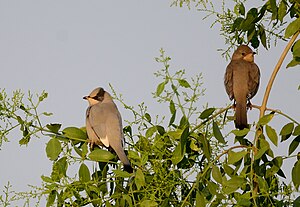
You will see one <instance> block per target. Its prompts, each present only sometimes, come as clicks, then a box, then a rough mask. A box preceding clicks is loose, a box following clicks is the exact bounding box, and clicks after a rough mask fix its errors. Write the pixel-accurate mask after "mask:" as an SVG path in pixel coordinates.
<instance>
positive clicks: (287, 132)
mask: <svg viewBox="0 0 300 207" xmlns="http://www.w3.org/2000/svg"><path fill="white" fill-rule="evenodd" d="M293 130H294V123H293V122H291V123H288V124H286V125H284V126H283V127H282V129H281V131H280V135H281V141H285V140H287V139H288V138H289V137H290V136H291V135H292V133H293Z"/></svg>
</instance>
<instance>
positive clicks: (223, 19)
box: [172, 0, 300, 67]
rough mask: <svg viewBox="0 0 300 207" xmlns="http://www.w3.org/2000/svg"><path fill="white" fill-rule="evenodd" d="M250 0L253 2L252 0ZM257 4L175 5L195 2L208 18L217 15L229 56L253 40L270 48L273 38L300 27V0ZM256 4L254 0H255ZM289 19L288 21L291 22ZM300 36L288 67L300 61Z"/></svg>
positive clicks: (240, 0) (236, 0)
mask: <svg viewBox="0 0 300 207" xmlns="http://www.w3.org/2000/svg"><path fill="white" fill-rule="evenodd" d="M249 4H250V3H249ZM255 4H257V5H255V6H254V7H252V8H249V9H248V10H247V9H246V7H247V5H248V2H247V1H246V0H232V1H225V0H222V1H220V2H213V1H206V0H174V1H173V3H172V5H174V6H180V7H183V6H184V5H185V6H187V7H188V8H191V7H192V6H194V7H195V8H196V9H197V10H199V11H201V12H203V13H204V14H205V15H206V16H205V17H204V18H208V17H213V18H214V21H213V24H212V27H213V26H215V25H216V24H219V25H220V35H221V36H223V37H224V40H225V44H226V45H228V48H227V49H225V50H223V49H222V55H224V56H225V57H227V58H229V54H230V53H229V52H230V51H231V50H232V49H233V48H234V46H235V45H240V44H249V43H250V44H251V46H252V47H253V48H259V46H260V45H262V46H263V47H264V48H266V49H269V48H270V46H271V41H272V40H273V41H274V43H275V44H276V42H277V41H278V40H283V41H286V40H287V39H288V38H290V37H291V36H292V35H294V34H295V33H297V32H298V31H299V29H300V18H299V17H300V3H299V1H298V0H277V1H276V0H268V1H262V2H255ZM251 5H252V6H253V2H251ZM287 23H288V25H287ZM299 46H300V40H298V41H296V42H295V43H294V45H293V47H292V49H291V52H292V55H293V59H292V60H291V61H290V63H289V64H288V65H287V67H294V66H296V65H298V64H300V49H299Z"/></svg>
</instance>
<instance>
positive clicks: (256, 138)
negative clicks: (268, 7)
mask: <svg viewBox="0 0 300 207" xmlns="http://www.w3.org/2000/svg"><path fill="white" fill-rule="evenodd" d="M299 33H300V32H299V31H298V32H297V33H295V34H294V35H293V36H292V38H291V39H290V41H289V42H288V44H287V45H286V47H285V49H284V50H283V52H282V54H281V56H280V58H279V60H278V62H277V64H276V66H275V68H274V70H273V73H272V75H271V77H270V80H269V82H268V85H267V88H266V91H265V95H264V98H263V102H262V104H261V107H260V109H259V111H260V114H259V118H261V117H263V116H264V114H265V111H266V110H267V102H268V99H269V96H270V92H271V89H272V86H273V83H274V81H275V78H276V75H277V73H278V71H279V69H280V68H281V65H282V63H283V61H284V59H285V57H286V55H287V53H288V51H289V50H290V48H291V47H292V45H293V43H294V42H295V40H296V39H297V37H298V35H299ZM261 133H262V127H261V126H258V128H257V132H256V134H255V138H254V141H253V143H254V147H255V148H257V143H258V138H259V136H260V134H261ZM256 154H257V150H254V151H253V153H252V162H251V174H252V175H253V187H254V189H253V198H254V204H255V205H257V204H256V197H257V193H258V190H259V189H258V183H257V177H256V174H255V173H254V172H253V170H254V169H253V164H254V156H255V155H256Z"/></svg>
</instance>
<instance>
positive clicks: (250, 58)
mask: <svg viewBox="0 0 300 207" xmlns="http://www.w3.org/2000/svg"><path fill="white" fill-rule="evenodd" d="M254 54H255V53H254V52H253V51H252V50H251V49H250V48H249V47H248V46H247V45H241V46H239V47H238V48H237V49H236V51H234V53H233V55H232V58H231V61H230V63H229V64H228V66H227V68H226V72H225V76H224V84H225V89H226V92H227V94H228V96H229V98H230V100H232V99H234V101H235V104H234V105H235V109H236V111H235V127H236V128H238V129H244V128H246V127H248V124H247V101H248V106H249V107H251V103H250V99H251V98H253V97H254V96H255V94H256V93H257V90H258V87H259V80H260V71H259V68H258V66H257V65H256V64H255V63H254Z"/></svg>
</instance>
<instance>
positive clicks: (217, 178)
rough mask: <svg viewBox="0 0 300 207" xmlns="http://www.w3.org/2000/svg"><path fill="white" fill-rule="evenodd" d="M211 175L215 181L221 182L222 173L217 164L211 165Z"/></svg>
mask: <svg viewBox="0 0 300 207" xmlns="http://www.w3.org/2000/svg"><path fill="white" fill-rule="evenodd" d="M211 175H212V177H213V179H214V180H215V181H216V182H218V183H220V184H222V174H221V171H220V169H219V168H218V167H217V166H215V165H213V166H212V171H211Z"/></svg>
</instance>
